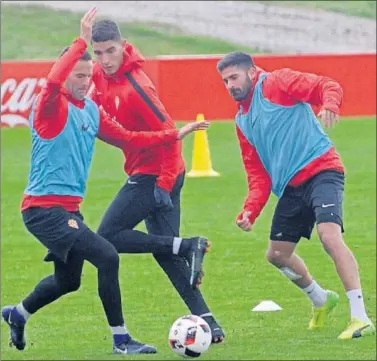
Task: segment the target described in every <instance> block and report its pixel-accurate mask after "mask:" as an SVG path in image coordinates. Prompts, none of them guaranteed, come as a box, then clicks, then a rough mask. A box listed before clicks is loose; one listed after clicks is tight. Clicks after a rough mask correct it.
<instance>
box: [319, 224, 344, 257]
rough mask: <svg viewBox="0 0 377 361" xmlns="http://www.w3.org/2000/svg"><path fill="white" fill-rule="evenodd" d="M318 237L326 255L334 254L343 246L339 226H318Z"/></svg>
mask: <svg viewBox="0 0 377 361" xmlns="http://www.w3.org/2000/svg"><path fill="white" fill-rule="evenodd" d="M318 236H319V238H320V240H321V242H322V244H323V247H324V249H325V250H326V252H327V253H329V254H330V255H331V254H334V252H336V250H337V249H339V247H341V246H343V245H344V242H343V237H342V229H341V226H340V225H339V224H337V223H331V222H328V223H320V224H318Z"/></svg>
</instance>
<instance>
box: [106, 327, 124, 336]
mask: <svg viewBox="0 0 377 361" xmlns="http://www.w3.org/2000/svg"><path fill="white" fill-rule="evenodd" d="M110 329H111V333H112V334H113V335H127V334H128V330H127V327H126V326H115V327H111V326H110Z"/></svg>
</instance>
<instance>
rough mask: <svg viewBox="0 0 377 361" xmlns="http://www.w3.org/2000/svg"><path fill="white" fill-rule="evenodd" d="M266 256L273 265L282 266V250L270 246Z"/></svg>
mask: <svg viewBox="0 0 377 361" xmlns="http://www.w3.org/2000/svg"><path fill="white" fill-rule="evenodd" d="M266 258H267V261H268V262H270V263H271V264H272V265H274V266H276V267H280V265H281V263H282V261H283V258H284V256H283V254H282V253H281V252H280V251H278V250H274V249H272V248H269V249H268V250H267V252H266Z"/></svg>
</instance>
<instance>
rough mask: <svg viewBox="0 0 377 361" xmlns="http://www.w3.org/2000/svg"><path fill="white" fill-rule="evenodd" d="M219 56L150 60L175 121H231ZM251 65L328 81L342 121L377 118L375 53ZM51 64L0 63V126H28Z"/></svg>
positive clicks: (263, 59)
mask: <svg viewBox="0 0 377 361" xmlns="http://www.w3.org/2000/svg"><path fill="white" fill-rule="evenodd" d="M219 59H220V58H219V57H218V56H207V57H205V56H196V57H159V58H153V59H148V61H147V64H146V66H145V71H146V73H147V74H148V75H149V76H150V77H151V79H152V81H153V82H154V83H155V85H156V88H157V92H158V94H159V95H160V98H161V100H162V102H163V103H164V105H165V107H166V109H167V110H168V112H169V113H170V114H171V116H172V117H173V118H174V119H175V120H194V119H195V117H196V115H197V114H198V113H203V114H204V115H205V116H206V118H207V119H208V120H229V119H233V118H234V115H235V113H236V111H237V109H236V106H235V104H234V102H233V100H232V99H231V98H230V96H229V95H228V94H227V92H226V90H225V87H224V85H223V84H222V81H221V78H220V77H219V75H218V73H217V70H216V63H217V61H218V60H219ZM254 60H255V63H256V64H257V65H258V66H260V67H262V68H263V69H265V70H266V71H272V70H274V69H280V68H283V67H290V68H293V69H295V70H298V71H303V72H312V73H316V74H320V75H326V76H329V77H332V78H333V79H335V80H336V81H338V82H339V83H340V84H341V85H342V87H343V90H344V102H343V105H342V109H341V115H342V116H371V115H372V116H373V115H375V114H376V54H354V55H284V56H283V55H276V56H275V55H269V56H260V55H258V56H255V57H254ZM52 65H53V61H9V62H8V61H5V62H2V63H1V126H4V127H18V126H27V125H28V115H29V112H30V108H31V105H32V103H33V101H34V99H35V97H36V95H37V94H38V93H39V92H40V90H41V88H42V87H43V85H44V84H45V82H46V76H47V74H48V73H49V71H50V69H51V67H52Z"/></svg>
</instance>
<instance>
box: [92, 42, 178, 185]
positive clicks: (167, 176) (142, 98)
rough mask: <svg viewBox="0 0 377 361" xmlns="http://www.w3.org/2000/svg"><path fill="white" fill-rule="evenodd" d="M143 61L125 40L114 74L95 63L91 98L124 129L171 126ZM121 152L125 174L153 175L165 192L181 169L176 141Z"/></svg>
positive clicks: (172, 123)
mask: <svg viewBox="0 0 377 361" xmlns="http://www.w3.org/2000/svg"><path fill="white" fill-rule="evenodd" d="M144 63H145V60H144V58H143V56H142V55H141V54H140V52H139V51H138V50H137V49H136V48H135V47H133V46H132V45H131V44H128V43H125V44H124V60H123V64H122V65H121V67H120V68H119V70H118V71H117V72H116V73H115V74H114V75H112V76H108V75H106V74H105V73H104V72H103V70H102V69H101V66H100V64H96V65H95V68H94V74H93V82H94V85H95V87H93V89H92V91H91V97H92V99H93V100H94V101H95V102H96V103H97V104H98V105H101V106H102V107H103V109H104V110H105V111H106V112H107V113H108V114H109V115H110V116H111V117H112V118H113V119H114V120H116V121H117V122H119V123H120V124H121V125H122V126H123V127H124V128H125V129H128V130H133V131H137V132H139V131H146V130H163V129H175V124H174V121H173V120H172V119H171V117H170V116H169V114H168V113H167V111H166V109H165V107H164V105H163V104H162V103H161V101H160V100H159V98H158V96H157V94H156V90H155V87H154V85H153V83H152V81H151V80H150V79H149V78H148V76H147V75H146V74H145V73H144V72H143V70H142V66H143V64H144ZM123 153H124V157H125V163H124V171H125V172H126V173H127V174H128V175H134V174H152V175H157V176H158V179H157V185H158V186H160V187H161V188H163V189H165V190H167V191H171V189H172V188H173V185H174V183H175V180H176V177H177V176H178V175H179V174H180V173H182V172H183V171H184V169H185V164H184V161H183V158H182V144H181V143H180V142H176V143H171V144H169V145H165V146H161V147H158V148H155V149H144V150H142V151H138V150H134V149H130V148H124V149H123Z"/></svg>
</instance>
